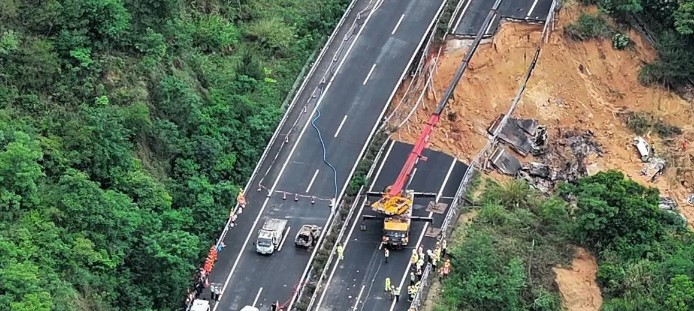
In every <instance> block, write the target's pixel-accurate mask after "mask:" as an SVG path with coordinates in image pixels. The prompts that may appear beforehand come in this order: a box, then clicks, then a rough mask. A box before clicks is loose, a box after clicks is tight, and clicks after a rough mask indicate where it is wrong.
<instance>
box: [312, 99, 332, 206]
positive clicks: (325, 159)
mask: <svg viewBox="0 0 694 311" xmlns="http://www.w3.org/2000/svg"><path fill="white" fill-rule="evenodd" d="M318 118H320V110H318V109H316V117H315V118H313V120H311V126H313V128H314V129H316V133H318V139H319V140H320V145H321V147H322V148H323V162H324V163H325V164H327V165H328V166H330V168H331V169H332V170H333V184H334V185H335V195H333V198H334V199H336V200H337V170H336V169H335V167H334V166H333V165H332V164H330V162H328V150H326V149H325V142H324V141H323V135H321V132H320V130H319V129H318V126H317V125H316V121H318ZM336 203H337V202H336Z"/></svg>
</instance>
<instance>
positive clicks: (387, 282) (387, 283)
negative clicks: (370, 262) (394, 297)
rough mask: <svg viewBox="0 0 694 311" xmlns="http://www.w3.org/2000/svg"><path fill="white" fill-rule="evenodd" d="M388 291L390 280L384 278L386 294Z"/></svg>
mask: <svg viewBox="0 0 694 311" xmlns="http://www.w3.org/2000/svg"><path fill="white" fill-rule="evenodd" d="M389 291H390V278H388V277H387V278H386V292H389Z"/></svg>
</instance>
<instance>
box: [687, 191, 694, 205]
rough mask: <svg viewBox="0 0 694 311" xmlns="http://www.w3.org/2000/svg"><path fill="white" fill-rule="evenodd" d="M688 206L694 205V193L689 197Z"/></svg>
mask: <svg viewBox="0 0 694 311" xmlns="http://www.w3.org/2000/svg"><path fill="white" fill-rule="evenodd" d="M687 204H689V205H694V193H692V194H690V195H689V197H687Z"/></svg>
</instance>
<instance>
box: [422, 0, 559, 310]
mask: <svg viewBox="0 0 694 311" xmlns="http://www.w3.org/2000/svg"><path fill="white" fill-rule="evenodd" d="M497 1H498V0H497ZM557 5H558V0H553V1H552V5H551V7H550V10H549V13H548V14H547V18H546V19H545V26H544V27H543V30H542V36H541V38H543V39H542V41H541V42H540V44H539V45H538V47H537V49H536V51H535V55H534V56H533V59H532V61H531V62H530V65H529V66H528V70H527V71H526V74H525V76H524V79H523V82H522V84H521V86H520V88H519V89H518V92H517V93H516V96H515V98H514V99H513V101H512V103H511V106H510V107H509V110H508V111H507V113H506V114H505V115H504V118H503V119H502V120H501V123H500V124H501V125H500V126H499V127H498V128H497V130H496V131H495V132H494V133H493V135H492V136H491V137H490V138H489V141H488V142H487V145H486V146H485V147H484V148H482V150H481V151H480V152H479V153H478V154H477V156H475V158H474V160H473V161H472V162H470V164H469V168H468V170H467V171H466V172H465V175H464V176H463V180H462V181H461V183H460V186H459V187H458V190H457V191H456V194H455V196H454V198H453V202H452V203H451V205H450V206H451V208H450V209H449V210H448V213H447V214H446V218H445V220H444V222H443V225H442V226H441V235H442V238H443V239H446V238H448V237H449V236H450V234H451V233H452V231H453V225H455V223H456V221H457V220H458V217H457V216H458V214H459V212H460V205H462V204H461V203H462V199H463V195H464V194H465V192H466V190H467V187H468V186H469V183H470V181H471V180H472V177H473V176H474V175H475V174H476V173H477V171H476V167H478V166H480V163H481V161H482V159H484V157H485V156H486V155H487V153H488V152H489V150H491V149H492V147H493V146H494V145H495V144H496V140H497V138H498V136H499V133H500V132H501V129H502V128H503V126H504V125H505V124H506V122H508V119H509V118H510V116H511V115H512V114H513V112H514V111H515V110H516V107H517V106H518V103H519V101H520V99H521V96H522V95H523V92H524V91H525V87H526V85H527V82H528V80H529V79H530V77H531V76H532V72H533V71H534V70H535V66H536V64H537V61H538V59H539V57H540V53H541V51H542V47H543V46H544V44H545V43H546V42H547V41H548V39H549V33H550V31H551V30H553V29H554V16H555V13H556V10H557ZM432 274H433V275H435V273H434V271H432V267H431V265H427V267H426V268H425V271H424V272H423V275H422V287H421V288H420V290H419V291H418V292H417V295H416V296H415V299H414V300H413V301H412V303H411V307H410V310H419V308H420V307H421V306H422V304H423V301H424V299H425V298H426V295H427V293H428V291H429V289H430V283H431V279H430V278H429V276H430V275H432Z"/></svg>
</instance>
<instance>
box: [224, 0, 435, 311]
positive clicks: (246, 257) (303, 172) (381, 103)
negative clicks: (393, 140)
mask: <svg viewBox="0 0 694 311" xmlns="http://www.w3.org/2000/svg"><path fill="white" fill-rule="evenodd" d="M442 3H443V0H435V1H431V0H407V1H403V0H385V1H383V2H382V3H381V4H380V5H379V6H378V8H377V10H375V11H374V12H373V13H372V14H370V15H369V16H368V17H362V18H366V20H365V23H364V26H363V28H362V30H361V32H360V33H359V34H358V36H357V38H356V40H355V41H354V42H353V45H352V46H351V48H350V49H348V52H347V56H346V58H345V59H344V62H343V63H342V64H341V66H340V67H339V68H338V70H337V72H336V75H335V77H334V80H332V81H330V82H329V83H328V85H327V86H326V89H325V93H324V95H323V96H322V97H321V98H320V101H319V103H318V104H317V105H318V106H317V107H318V109H317V110H316V111H310V110H309V111H307V113H306V114H307V115H312V116H318V115H319V114H320V118H319V119H318V120H317V121H316V122H315V124H316V126H317V127H318V128H319V129H320V132H321V137H320V138H322V143H321V139H320V138H319V136H318V135H317V132H316V130H315V129H314V128H313V125H312V124H310V123H309V122H306V121H304V123H303V124H301V127H300V128H298V129H296V130H295V131H296V132H298V133H299V134H298V136H296V137H295V138H294V139H293V141H295V143H294V144H293V145H292V146H291V148H290V149H289V151H288V152H287V153H286V155H282V156H280V158H279V160H278V161H277V162H276V163H275V165H276V167H272V168H271V170H270V171H271V173H270V174H269V175H268V176H267V177H266V178H265V180H264V181H263V185H264V186H265V187H266V188H265V189H263V191H261V192H256V191H250V193H248V194H247V201H248V207H247V208H246V210H245V212H244V213H243V214H241V215H240V216H239V219H238V220H237V223H238V225H237V226H236V227H235V228H233V229H232V230H230V232H229V233H228V234H227V236H226V238H225V240H224V243H225V244H226V245H227V246H228V247H227V248H225V249H224V250H223V251H222V252H221V253H220V256H219V261H218V263H217V265H216V267H215V269H214V270H213V273H212V275H211V277H210V281H211V282H212V283H213V284H216V285H221V286H223V288H224V290H223V294H222V297H221V301H220V302H219V303H218V304H217V305H215V306H214V309H215V310H239V309H241V308H242V307H243V306H245V305H252V304H255V305H256V307H260V308H261V310H267V309H269V305H270V304H271V302H272V301H274V300H279V301H280V302H289V301H290V299H291V297H292V296H293V294H294V288H295V287H296V285H298V283H299V281H300V278H301V275H302V274H303V272H304V271H305V269H306V266H307V263H308V261H309V259H310V257H311V252H310V251H306V250H301V249H296V248H294V246H293V245H292V240H293V238H294V235H295V234H296V232H297V229H298V228H299V227H300V226H301V225H302V224H305V223H310V224H317V225H321V226H325V224H326V221H327V220H328V218H329V215H331V208H330V207H329V206H328V204H327V203H326V201H321V199H329V198H333V197H335V196H336V193H337V196H338V197H339V196H340V195H341V193H342V192H343V190H344V188H345V187H344V186H345V184H346V183H347V181H348V178H349V176H350V175H351V173H352V171H353V169H354V167H355V166H356V163H357V160H358V158H359V156H360V154H361V153H362V151H363V150H364V148H365V147H366V142H367V141H368V139H369V137H370V135H371V134H372V132H373V130H374V129H375V127H376V125H377V123H378V121H379V120H380V118H381V117H382V114H383V111H384V110H385V107H386V105H387V103H388V102H389V101H390V98H392V95H393V94H394V92H395V89H396V87H397V85H398V84H399V82H400V80H401V79H402V76H404V74H405V71H406V69H407V67H408V66H409V63H410V62H411V61H412V59H413V56H414V54H415V53H416V51H417V50H418V48H419V46H421V44H422V41H423V38H424V35H425V33H426V32H427V30H428V28H429V27H432V25H433V21H434V19H435V17H436V16H437V15H438V14H439V12H440V11H441V9H442ZM384 29H386V30H388V31H384ZM374 65H375V66H374ZM305 119H306V120H307V121H308V120H309V118H305ZM322 144H323V145H325V148H326V150H327V159H328V161H329V162H330V163H331V164H332V166H334V168H335V169H336V171H337V187H335V185H334V175H333V172H332V168H331V167H329V166H327V165H325V164H324V163H323V162H322V158H323V148H322ZM283 152H284V151H283ZM251 185H255V183H251ZM336 188H337V189H336ZM281 191H286V192H289V193H290V194H289V195H288V197H287V199H286V200H284V199H283V196H282V195H281V194H279V193H278V192H281ZM268 193H270V194H271V195H269V196H268V195H267V194H268ZM294 194H301V195H308V196H316V197H317V198H318V199H319V201H317V202H316V204H311V203H310V200H308V199H306V198H301V199H300V200H299V201H298V202H295V201H294V200H293V199H294V196H293V195H294ZM256 215H257V216H256ZM253 216H256V217H253ZM268 218H284V219H287V220H288V223H289V226H290V228H291V230H290V232H289V234H288V236H287V241H286V242H285V244H284V245H283V246H282V249H281V251H280V252H278V253H276V254H275V255H272V256H260V255H258V254H256V253H255V249H254V246H253V244H252V242H253V240H254V238H255V235H256V234H257V230H258V228H259V226H261V225H262V223H263V222H264V221H265V220H266V219H268Z"/></svg>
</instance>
